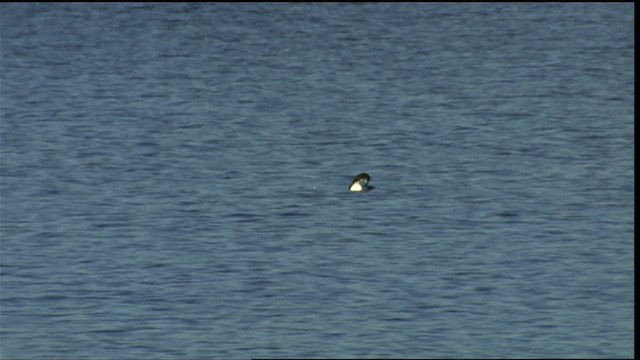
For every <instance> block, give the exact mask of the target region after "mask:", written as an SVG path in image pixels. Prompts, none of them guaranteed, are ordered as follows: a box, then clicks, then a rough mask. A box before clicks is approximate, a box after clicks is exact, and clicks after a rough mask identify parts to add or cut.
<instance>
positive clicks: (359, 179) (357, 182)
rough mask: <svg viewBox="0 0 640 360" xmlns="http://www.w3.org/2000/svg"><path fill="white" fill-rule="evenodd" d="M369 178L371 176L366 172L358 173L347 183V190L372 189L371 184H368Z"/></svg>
mask: <svg viewBox="0 0 640 360" xmlns="http://www.w3.org/2000/svg"><path fill="white" fill-rule="evenodd" d="M369 180H371V177H370V176H369V174H367V173H360V174H358V175H356V177H354V178H353V180H352V181H351V185H349V191H369V190H371V189H373V186H369Z"/></svg>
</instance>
